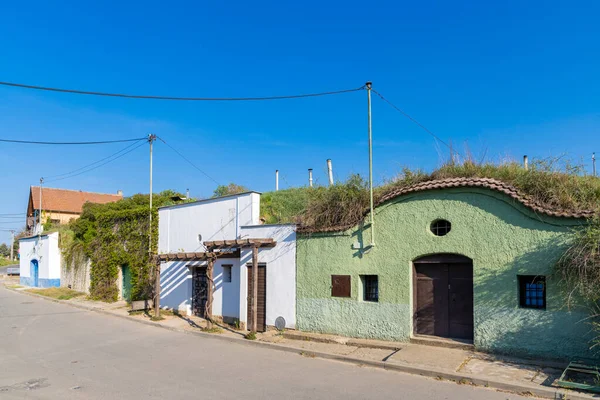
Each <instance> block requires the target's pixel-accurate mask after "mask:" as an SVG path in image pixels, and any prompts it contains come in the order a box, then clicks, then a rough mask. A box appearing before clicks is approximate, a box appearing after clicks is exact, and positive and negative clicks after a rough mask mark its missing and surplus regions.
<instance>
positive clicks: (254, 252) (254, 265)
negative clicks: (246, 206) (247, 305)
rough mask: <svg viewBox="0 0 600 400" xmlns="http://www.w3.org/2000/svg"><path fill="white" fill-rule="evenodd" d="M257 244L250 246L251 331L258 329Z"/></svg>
mask: <svg viewBox="0 0 600 400" xmlns="http://www.w3.org/2000/svg"><path fill="white" fill-rule="evenodd" d="M257 325H258V245H256V244H255V245H253V246H252V329H251V330H252V331H254V332H256V331H257V330H258V326H257Z"/></svg>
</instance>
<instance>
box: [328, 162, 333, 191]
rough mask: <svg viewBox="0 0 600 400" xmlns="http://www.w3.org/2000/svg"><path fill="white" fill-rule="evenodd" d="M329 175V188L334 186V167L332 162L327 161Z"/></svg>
mask: <svg viewBox="0 0 600 400" xmlns="http://www.w3.org/2000/svg"><path fill="white" fill-rule="evenodd" d="M327 175H328V176H329V186H331V185H333V167H332V166H331V160H330V159H328V160H327Z"/></svg>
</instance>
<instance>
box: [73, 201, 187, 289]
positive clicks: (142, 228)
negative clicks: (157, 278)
mask: <svg viewBox="0 0 600 400" xmlns="http://www.w3.org/2000/svg"><path fill="white" fill-rule="evenodd" d="M176 196H181V195H180V194H178V193H175V192H173V191H165V192H162V193H160V194H158V195H154V196H153V206H154V207H153V210H152V226H150V218H149V216H150V212H149V197H148V195H135V196H132V197H129V198H126V199H123V200H121V201H118V202H115V203H108V204H90V203H87V204H85V205H84V207H83V213H82V215H81V217H80V218H79V219H77V220H75V221H73V222H71V224H70V226H69V228H70V230H71V231H72V237H71V238H69V240H68V241H67V243H65V245H64V246H63V255H64V256H65V258H66V259H67V260H71V261H73V260H74V259H76V257H79V255H80V254H81V252H83V253H84V254H85V255H86V256H87V257H88V258H89V259H90V262H91V269H90V297H92V298H93V299H97V300H103V301H116V300H117V299H118V295H119V293H118V286H117V279H118V277H119V269H120V268H121V267H122V266H124V265H127V266H129V268H130V271H131V299H132V300H138V299H147V298H151V297H152V296H153V272H154V270H153V268H155V266H154V265H153V264H152V262H151V259H150V257H151V254H156V248H157V241H158V212H157V207H160V206H164V205H169V204H173V203H174V200H172V198H173V197H176ZM150 232H151V233H152V235H150ZM65 237H68V236H65ZM150 237H152V241H151V243H150V242H149V238H150Z"/></svg>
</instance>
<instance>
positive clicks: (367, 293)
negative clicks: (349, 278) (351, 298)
mask: <svg viewBox="0 0 600 400" xmlns="http://www.w3.org/2000/svg"><path fill="white" fill-rule="evenodd" d="M360 280H361V282H362V287H363V300H364V301H375V302H377V301H379V282H378V278H377V275H361V276H360Z"/></svg>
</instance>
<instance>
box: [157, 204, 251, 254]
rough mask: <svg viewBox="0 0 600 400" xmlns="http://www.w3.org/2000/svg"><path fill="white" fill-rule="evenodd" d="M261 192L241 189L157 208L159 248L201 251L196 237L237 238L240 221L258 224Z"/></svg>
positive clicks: (243, 223)
mask: <svg viewBox="0 0 600 400" xmlns="http://www.w3.org/2000/svg"><path fill="white" fill-rule="evenodd" d="M259 214H260V194H259V193H256V192H250V193H242V194H239V195H233V196H226V197H221V198H216V199H208V200H202V201H196V202H192V203H183V204H179V205H175V206H170V207H163V208H160V209H159V210H158V252H159V253H163V254H164V253H176V252H179V251H182V250H183V251H188V252H192V251H204V247H203V246H202V245H201V243H200V242H199V241H198V234H201V235H202V241H203V242H204V241H208V240H225V239H236V238H237V237H238V236H239V234H240V227H241V226H242V225H253V224H258V222H259Z"/></svg>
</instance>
